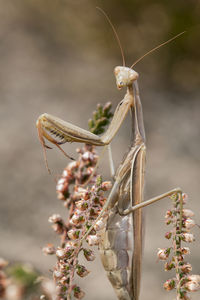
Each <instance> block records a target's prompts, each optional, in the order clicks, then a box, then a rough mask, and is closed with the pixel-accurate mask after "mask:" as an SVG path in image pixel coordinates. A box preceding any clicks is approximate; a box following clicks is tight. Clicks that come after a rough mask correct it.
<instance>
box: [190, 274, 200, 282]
mask: <svg viewBox="0 0 200 300" xmlns="http://www.w3.org/2000/svg"><path fill="white" fill-rule="evenodd" d="M187 279H188V280H191V281H195V282H198V283H200V275H188V276H187Z"/></svg>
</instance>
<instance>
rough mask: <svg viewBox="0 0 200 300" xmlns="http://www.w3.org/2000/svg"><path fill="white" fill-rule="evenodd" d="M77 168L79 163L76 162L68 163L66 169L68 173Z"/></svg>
mask: <svg viewBox="0 0 200 300" xmlns="http://www.w3.org/2000/svg"><path fill="white" fill-rule="evenodd" d="M78 166H79V162H78V161H72V162H70V163H69V164H68V166H67V168H68V169H69V170H70V171H72V170H74V169H76V168H78ZM63 173H64V172H63Z"/></svg>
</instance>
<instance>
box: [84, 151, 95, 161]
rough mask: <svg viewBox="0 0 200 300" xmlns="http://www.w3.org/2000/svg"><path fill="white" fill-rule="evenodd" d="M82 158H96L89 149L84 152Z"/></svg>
mask: <svg viewBox="0 0 200 300" xmlns="http://www.w3.org/2000/svg"><path fill="white" fill-rule="evenodd" d="M82 159H83V160H91V161H92V160H93V159H94V155H93V153H91V152H89V151H86V152H84V153H83V155H82Z"/></svg>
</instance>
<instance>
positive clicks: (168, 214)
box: [165, 210, 172, 219]
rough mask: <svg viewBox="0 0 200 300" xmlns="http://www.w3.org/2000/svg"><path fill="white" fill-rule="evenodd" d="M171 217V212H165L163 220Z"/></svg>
mask: <svg viewBox="0 0 200 300" xmlns="http://www.w3.org/2000/svg"><path fill="white" fill-rule="evenodd" d="M171 217H172V211H171V210H167V212H166V215H165V219H168V218H171Z"/></svg>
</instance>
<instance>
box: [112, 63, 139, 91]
mask: <svg viewBox="0 0 200 300" xmlns="http://www.w3.org/2000/svg"><path fill="white" fill-rule="evenodd" d="M114 74H115V78H116V84H117V88H118V89H119V90H120V89H121V88H123V87H124V86H129V85H131V84H132V83H133V81H135V80H137V79H138V77H139V74H138V73H137V72H135V71H134V70H133V69H131V68H128V67H121V66H117V67H115V69H114Z"/></svg>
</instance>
